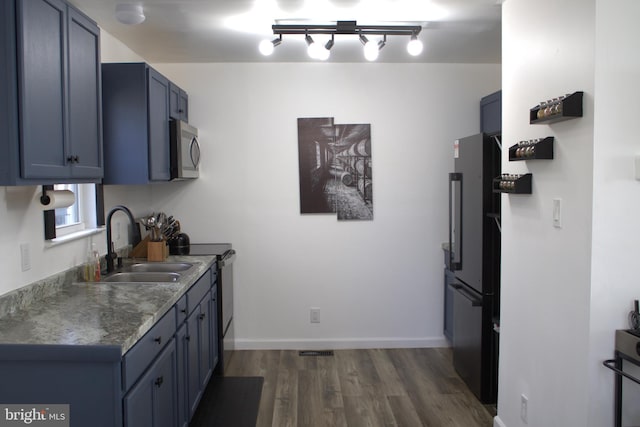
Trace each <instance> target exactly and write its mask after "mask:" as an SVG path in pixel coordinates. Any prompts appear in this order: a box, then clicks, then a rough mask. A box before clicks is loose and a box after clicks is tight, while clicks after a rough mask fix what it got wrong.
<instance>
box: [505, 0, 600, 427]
mask: <svg viewBox="0 0 640 427" xmlns="http://www.w3.org/2000/svg"><path fill="white" fill-rule="evenodd" d="M502 14H503V15H502V17H503V23H502V25H503V32H502V36H503V44H502V47H503V64H502V65H503V80H502V87H503V108H502V111H503V121H502V123H503V133H502V135H503V144H504V146H505V147H506V146H511V145H513V144H515V143H517V141H520V140H524V139H531V138H538V137H544V136H554V137H555V138H556V141H555V146H554V150H555V158H554V159H553V160H550V161H537V162H536V161H528V162H509V161H508V155H507V151H506V150H503V164H502V169H503V172H515V173H525V172H531V173H533V194H531V195H503V196H502V197H503V199H502V200H503V205H502V206H503V207H502V285H501V286H502V293H501V319H500V320H501V336H500V370H499V392H498V395H499V397H498V416H499V417H500V419H501V421H502V422H503V423H504V424H505V425H507V426H508V427H515V426H524V425H525V423H524V422H523V421H522V420H521V418H520V399H521V394H524V395H525V396H527V398H528V399H529V403H528V425H530V426H567V427H568V426H576V427H578V426H586V425H588V421H587V420H588V415H587V414H588V377H587V359H586V357H585V354H586V353H587V352H588V349H589V328H588V326H589V315H590V307H589V303H590V285H589V284H590V281H591V269H590V262H591V206H592V196H591V191H592V178H593V121H594V118H593V117H594V113H593V99H594V96H595V95H594V83H593V78H594V77H593V76H594V71H593V69H594V32H593V28H594V19H595V16H594V14H595V4H594V2H593V1H584V0H567V1H564V2H557V1H555V0H540V1H537V2H530V1H524V0H509V1H507V2H505V3H504V4H503V6H502ZM579 90H581V91H584V92H585V99H584V103H583V105H584V117H582V118H580V119H576V120H570V121H566V122H562V123H557V124H552V125H529V109H530V108H531V107H533V106H535V105H536V104H537V103H538V102H540V101H544V100H547V99H551V98H553V97H557V96H559V95H563V94H565V93H570V92H574V91H579ZM554 198H560V199H562V216H563V218H562V221H563V227H562V228H554V227H553V225H552V215H551V214H552V200H553V199H554Z"/></svg>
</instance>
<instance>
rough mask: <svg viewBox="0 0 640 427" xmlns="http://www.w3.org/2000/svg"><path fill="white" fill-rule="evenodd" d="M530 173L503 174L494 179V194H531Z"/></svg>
mask: <svg viewBox="0 0 640 427" xmlns="http://www.w3.org/2000/svg"><path fill="white" fill-rule="evenodd" d="M532 176H533V175H531V174H530V173H525V174H502V175H500V176H499V177H496V178H494V179H493V192H494V193H507V194H531V178H532Z"/></svg>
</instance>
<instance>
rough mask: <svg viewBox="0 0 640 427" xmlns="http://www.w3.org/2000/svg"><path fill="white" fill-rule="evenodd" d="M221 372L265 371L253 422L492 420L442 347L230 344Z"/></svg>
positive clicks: (325, 424) (483, 423)
mask: <svg viewBox="0 0 640 427" xmlns="http://www.w3.org/2000/svg"><path fill="white" fill-rule="evenodd" d="M227 375H231V376H262V377H264V385H263V388H262V399H261V402H260V410H259V413H258V421H257V424H256V425H257V427H272V426H273V427H275V426H277V427H333V426H337V427H361V426H362V427H364V426H367V427H376V426H397V427H404V426H406V427H420V426H424V427H491V426H492V425H493V415H492V414H491V413H490V411H489V410H488V409H487V407H485V406H483V405H482V404H481V403H480V402H479V401H478V400H477V399H476V398H475V396H474V395H473V394H472V393H471V392H470V391H469V389H468V388H467V386H466V385H465V384H464V382H463V381H462V380H461V379H460V378H459V377H458V375H457V374H456V372H455V370H454V369H453V366H452V361H451V350H450V349H447V348H418V349H372V350H336V351H335V352H334V356H299V355H298V352H297V351H293V350H251V351H248V350H245V351H236V352H235V354H234V356H233V357H232V358H231V361H230V364H229V368H228V371H227ZM489 409H490V408H489Z"/></svg>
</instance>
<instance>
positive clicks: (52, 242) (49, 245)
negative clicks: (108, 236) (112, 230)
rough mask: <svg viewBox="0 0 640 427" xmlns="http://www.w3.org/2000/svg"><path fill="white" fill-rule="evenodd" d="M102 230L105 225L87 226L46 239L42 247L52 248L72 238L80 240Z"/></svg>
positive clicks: (72, 239)
mask: <svg viewBox="0 0 640 427" xmlns="http://www.w3.org/2000/svg"><path fill="white" fill-rule="evenodd" d="M104 230H105V227H98V228H89V229H86V230H82V231H77V232H75V233H69V234H67V235H64V236H61V237H56V238H55V239H51V240H47V241H46V242H45V244H44V247H45V248H53V247H56V246H60V245H63V244H65V243H68V242H73V241H74V240H80V239H84V238H85V237H88V236H93V235H94V234H100V233H102V232H103V231H104Z"/></svg>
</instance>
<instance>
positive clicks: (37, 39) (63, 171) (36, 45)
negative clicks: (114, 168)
mask: <svg viewBox="0 0 640 427" xmlns="http://www.w3.org/2000/svg"><path fill="white" fill-rule="evenodd" d="M66 11H67V6H66V3H65V2H64V1H62V0H19V1H18V10H17V13H18V52H20V53H19V57H18V61H19V67H18V68H19V70H20V73H19V82H18V91H19V97H20V103H19V104H20V107H19V108H20V139H21V142H22V143H21V148H20V158H21V169H22V170H21V175H22V177H23V178H65V177H68V176H69V174H70V166H69V163H68V162H67V158H66V146H65V141H66V138H65V127H66V126H65V122H66V120H67V111H66V106H65V105H66V104H65V97H66V96H65V93H66V90H67V88H66V79H65V75H66V64H67V58H66V48H65V47H66V45H67V36H66V31H65V29H66V22H67V16H66V13H67V12H66ZM45 71H46V72H45Z"/></svg>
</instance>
